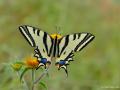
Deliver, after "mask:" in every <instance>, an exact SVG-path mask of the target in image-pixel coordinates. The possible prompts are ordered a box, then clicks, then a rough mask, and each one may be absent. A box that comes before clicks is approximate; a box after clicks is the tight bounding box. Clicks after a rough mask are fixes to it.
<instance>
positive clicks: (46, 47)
mask: <svg viewBox="0 0 120 90" xmlns="http://www.w3.org/2000/svg"><path fill="white" fill-rule="evenodd" d="M19 30H20V32H21V33H22V35H23V36H24V37H25V39H26V40H27V41H28V43H29V44H30V45H31V46H32V47H34V48H35V50H34V51H35V54H34V56H35V57H37V59H38V61H39V66H38V67H40V66H45V68H47V67H49V65H50V64H51V61H52V59H53V58H54V59H55V60H56V63H55V65H56V66H57V67H58V70H60V69H61V68H63V69H64V70H65V72H66V74H68V72H67V65H69V62H70V61H73V56H74V52H77V51H81V50H82V49H83V48H84V47H85V46H86V45H87V44H88V43H90V42H91V41H92V40H93V39H94V37H95V36H94V35H92V34H90V33H75V34H70V35H66V36H61V35H59V34H52V35H49V34H48V33H46V32H44V31H42V30H40V29H38V28H35V27H32V26H28V25H23V26H20V27H19Z"/></svg>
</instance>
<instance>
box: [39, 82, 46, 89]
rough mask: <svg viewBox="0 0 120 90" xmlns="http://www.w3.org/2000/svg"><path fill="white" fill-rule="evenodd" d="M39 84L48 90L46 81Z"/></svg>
mask: <svg viewBox="0 0 120 90" xmlns="http://www.w3.org/2000/svg"><path fill="white" fill-rule="evenodd" d="M39 84H40V85H41V86H42V87H43V88H44V89H46V90H47V86H46V84H45V83H44V82H40V83H39Z"/></svg>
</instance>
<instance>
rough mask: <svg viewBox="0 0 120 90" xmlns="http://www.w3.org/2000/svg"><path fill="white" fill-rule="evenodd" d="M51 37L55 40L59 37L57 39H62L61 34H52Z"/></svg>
mask: <svg viewBox="0 0 120 90" xmlns="http://www.w3.org/2000/svg"><path fill="white" fill-rule="evenodd" d="M50 36H51V37H52V38H53V39H55V38H56V37H57V39H60V38H62V36H61V35H60V34H56V33H54V34H51V35H50Z"/></svg>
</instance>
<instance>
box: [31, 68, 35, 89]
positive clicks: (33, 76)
mask: <svg viewBox="0 0 120 90" xmlns="http://www.w3.org/2000/svg"><path fill="white" fill-rule="evenodd" d="M34 80H35V70H34V69H32V90H34Z"/></svg>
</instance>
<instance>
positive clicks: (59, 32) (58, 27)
mask: <svg viewBox="0 0 120 90" xmlns="http://www.w3.org/2000/svg"><path fill="white" fill-rule="evenodd" d="M55 29H56V33H57V34H60V35H61V27H60V26H55Z"/></svg>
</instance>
